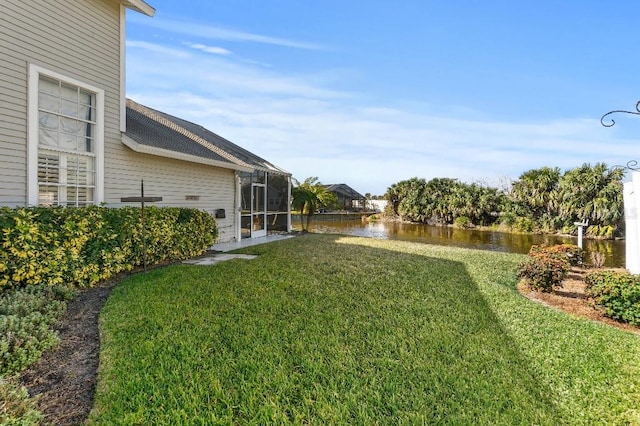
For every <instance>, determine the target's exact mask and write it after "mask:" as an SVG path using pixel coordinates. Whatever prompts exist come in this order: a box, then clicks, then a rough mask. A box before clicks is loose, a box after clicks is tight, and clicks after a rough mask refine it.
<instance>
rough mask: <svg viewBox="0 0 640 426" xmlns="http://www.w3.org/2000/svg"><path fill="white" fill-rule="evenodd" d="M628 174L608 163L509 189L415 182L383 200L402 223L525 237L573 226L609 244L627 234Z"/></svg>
mask: <svg viewBox="0 0 640 426" xmlns="http://www.w3.org/2000/svg"><path fill="white" fill-rule="evenodd" d="M623 177H624V171H623V170H622V169H620V168H609V167H607V165H606V164H605V163H596V164H595V165H593V166H591V165H590V164H584V165H582V166H580V167H576V168H574V169H570V170H567V171H565V172H564V173H562V172H561V171H560V169H559V168H557V167H555V168H551V167H542V168H540V169H532V170H529V171H526V172H524V173H522V175H520V177H519V178H518V179H517V180H516V181H515V182H513V183H512V185H511V187H510V188H508V189H497V188H493V187H490V186H486V185H481V184H478V183H471V184H468V183H464V182H460V181H458V180H457V179H450V178H434V179H431V180H429V181H426V180H425V179H419V178H412V179H408V180H404V181H401V182H398V183H395V184H393V185H391V186H390V187H389V188H388V189H387V192H386V194H385V198H386V199H387V200H388V202H389V204H388V211H387V213H388V214H389V215H393V216H396V217H400V218H401V219H403V220H407V221H412V222H419V223H431V224H442V225H450V224H454V223H455V222H456V219H458V218H460V217H463V218H465V219H464V220H462V221H459V223H462V224H465V226H468V223H469V222H470V223H471V224H473V225H480V226H492V225H493V226H498V225H501V226H503V227H506V228H508V229H510V230H514V231H522V232H543V233H555V232H563V233H571V232H575V229H576V227H575V225H574V223H575V222H581V223H588V228H587V232H588V234H589V235H592V236H597V237H607V238H611V237H613V236H615V235H616V233H619V232H620V231H621V230H622V228H623V205H622V202H623V197H622V179H623Z"/></svg>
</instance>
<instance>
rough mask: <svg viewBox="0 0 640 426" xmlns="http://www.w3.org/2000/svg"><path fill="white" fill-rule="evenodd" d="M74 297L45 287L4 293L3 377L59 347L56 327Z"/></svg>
mask: <svg viewBox="0 0 640 426" xmlns="http://www.w3.org/2000/svg"><path fill="white" fill-rule="evenodd" d="M74 295H75V292H74V291H70V290H69V289H67V288H64V287H62V286H54V287H48V286H46V285H43V284H40V285H31V286H27V287H25V288H21V289H10V290H5V291H4V292H2V293H0V376H3V375H10V374H14V373H17V372H19V371H21V370H23V369H25V368H26V367H27V366H29V365H30V364H32V363H33V362H35V361H36V360H38V359H39V358H40V355H41V354H42V352H44V351H45V350H47V349H49V348H50V347H52V346H54V345H56V344H57V343H58V335H57V333H56V332H55V331H54V330H53V326H54V325H55V324H56V323H57V321H58V320H59V319H60V317H61V316H62V313H63V312H64V310H65V308H66V302H67V301H68V300H70V299H71V298H73V296H74Z"/></svg>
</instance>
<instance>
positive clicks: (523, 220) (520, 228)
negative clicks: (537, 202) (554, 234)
mask: <svg viewBox="0 0 640 426" xmlns="http://www.w3.org/2000/svg"><path fill="white" fill-rule="evenodd" d="M513 229H514V230H515V231H517V232H533V231H534V230H535V229H536V224H535V222H534V220H533V219H531V218H528V217H522V216H518V217H516V218H515V222H514V224H513Z"/></svg>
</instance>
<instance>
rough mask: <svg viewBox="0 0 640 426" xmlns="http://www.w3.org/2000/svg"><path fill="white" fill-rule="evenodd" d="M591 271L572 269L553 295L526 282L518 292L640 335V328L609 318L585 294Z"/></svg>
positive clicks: (519, 287)
mask: <svg viewBox="0 0 640 426" xmlns="http://www.w3.org/2000/svg"><path fill="white" fill-rule="evenodd" d="M590 271H592V270H590V269H583V268H572V269H571V271H570V272H569V274H567V278H566V279H565V280H564V281H563V282H562V287H561V288H558V289H554V290H553V291H552V292H551V293H542V292H537V291H534V290H531V289H530V288H529V287H527V285H526V284H525V283H524V281H521V282H520V283H519V284H518V291H520V293H521V294H522V295H523V296H525V297H527V298H528V299H530V300H533V301H536V302H539V303H543V304H545V305H547V306H550V307H553V308H556V309H562V310H563V311H565V312H567V313H569V314H572V315H576V316H579V317H582V318H588V319H591V320H594V321H600V322H603V323H605V324H609V325H610V326H612V327H616V328H619V329H622V330H625V331H629V332H632V333H637V334H640V327H636V326H633V325H631V324H626V323H622V322H618V321H616V320H613V319H611V318H608V317H606V316H605V315H604V313H603V312H602V311H601V310H599V309H597V308H596V307H595V306H594V305H593V302H592V301H591V300H590V299H589V298H588V297H587V295H586V294H585V285H584V277H585V276H586V275H587V273H589V272H590Z"/></svg>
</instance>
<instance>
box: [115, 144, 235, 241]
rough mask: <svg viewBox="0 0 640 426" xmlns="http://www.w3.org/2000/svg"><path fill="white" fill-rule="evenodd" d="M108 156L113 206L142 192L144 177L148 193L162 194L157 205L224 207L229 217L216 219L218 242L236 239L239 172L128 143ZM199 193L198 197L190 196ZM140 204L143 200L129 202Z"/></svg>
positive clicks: (151, 194)
mask: <svg viewBox="0 0 640 426" xmlns="http://www.w3.org/2000/svg"><path fill="white" fill-rule="evenodd" d="M121 145H122V148H123V149H122V150H117V151H116V150H114V151H113V152H112V155H114V154H115V153H117V154H118V156H117V157H108V159H109V162H108V163H107V165H106V170H107V173H106V177H105V182H108V184H107V183H105V185H106V186H107V188H106V189H105V192H106V199H105V202H106V203H107V205H108V206H110V207H118V206H122V205H124V204H122V203H121V202H120V198H121V197H134V196H139V195H140V181H141V180H142V179H144V194H145V196H149V197H162V202H158V203H153V205H154V206H172V207H193V208H198V209H202V210H205V211H207V212H209V213H211V214H212V215H214V216H215V213H216V210H218V209H224V210H225V216H226V217H225V218H224V219H221V218H218V219H216V224H217V226H218V231H219V236H218V242H227V241H232V240H233V239H234V238H235V237H236V234H235V214H234V208H235V198H236V194H235V188H236V186H235V179H236V178H235V172H234V171H233V170H228V169H222V168H218V167H213V166H208V165H204V164H196V163H190V162H186V161H180V160H175V159H170V158H164V157H158V156H154V155H148V154H141V153H137V152H135V151H133V150H131V149H129V148H127V147H126V146H125V145H124V144H121ZM187 196H197V197H199V199H198V200H193V199H191V200H188V199H187ZM129 205H139V204H129Z"/></svg>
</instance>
